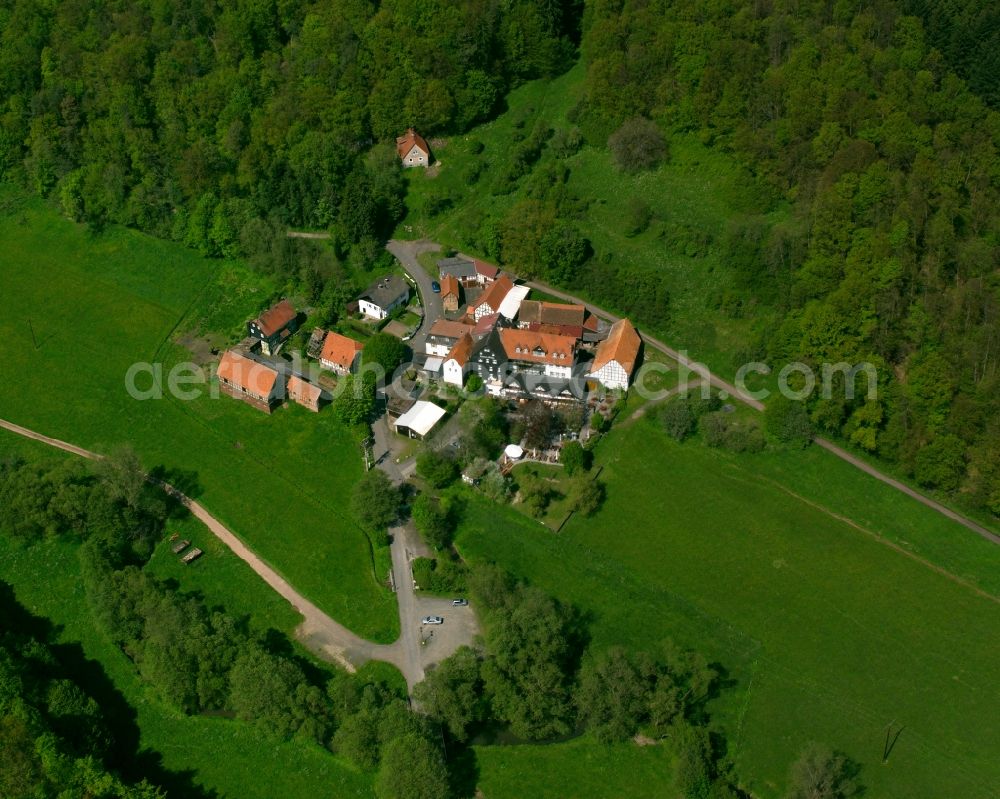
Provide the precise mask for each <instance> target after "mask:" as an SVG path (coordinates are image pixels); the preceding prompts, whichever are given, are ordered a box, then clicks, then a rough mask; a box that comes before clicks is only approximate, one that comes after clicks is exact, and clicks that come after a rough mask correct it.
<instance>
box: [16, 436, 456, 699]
mask: <svg viewBox="0 0 1000 799" xmlns="http://www.w3.org/2000/svg"><path fill="white" fill-rule="evenodd" d="M0 427H2V428H4V429H6V430H9V431H11V432H12V433H17V434H18V435H21V436H24V437H25V438H30V439H34V440H35V441H40V442H42V443H44V444H48V445H49V446H52V447H57V448H58V449H61V450H64V451H65V452H71V453H73V454H74V455H79V456H80V457H83V458H90V459H92V460H97V459H99V458H101V457H102V456H101V455H99V454H98V453H96V452H91V451H90V450H86V449H84V448H82V447H78V446H76V445H75V444H70V443H68V442H66V441H61V440H60V439H57V438H51V437H49V436H46V435H42V434H41V433H37V432H35V431H34V430H29V429H28V428H26V427H21V426H20V425H17V424H14V423H12V422H8V421H6V420H3V419H0ZM156 483H157V484H158V485H159V486H161V487H162V488H163V490H164V491H166V492H167V493H168V494H170V495H171V496H173V497H175V498H176V499H177V500H178V501H179V502H181V503H182V504H183V505H184V506H185V507H187V508H188V509H189V510H190V511H191V513H192V514H193V515H194V516H195V517H196V518H197V519H198V520H199V521H201V522H202V523H203V524H204V525H205V526H206V527H207V528H208V529H209V531H210V532H211V533H212V534H213V535H214V536H215V537H216V538H218V539H219V540H220V541H221V542H222V543H223V544H225V545H226V546H227V547H229V549H230V550H232V552H233V554H235V555H236V556H237V557H238V558H240V559H241V560H242V561H244V562H245V563H246V564H247V565H248V566H249V567H250V568H251V569H253V570H254V572H256V573H257V574H258V575H259V576H260V578H261V579H262V580H264V582H266V583H267V584H268V585H269V586H271V588H273V589H274V590H275V591H277V592H278V593H279V594H280V595H281V596H282V597H284V598H285V599H286V600H287V601H288V602H289V604H291V605H292V607H294V608H295V609H296V610H297V611H298V612H299V613H301V614H302V618H303V620H302V623H301V624H300V625H299V627H298V628H297V629H296V631H295V634H296V636H297V637H298V638H299V639H300V640H301V641H302V642H303V643H304V644H305V645H306V646H308V647H309V648H310V649H311V650H312V651H313V652H315V653H316V654H317V655H319V656H320V657H322V658H324V659H326V660H329V661H332V662H335V663H339V664H340V665H342V666H343V667H344V668H346V669H347V670H348V671H354V670H355V669H356V668H357V667H359V666H362V665H364V664H365V663H366V662H368V661H369V660H382V661H385V662H386V663H391V664H392V665H394V666H395V667H396V668H398V669H399V670H400V672H402V674H403V676H404V677H405V678H406V683H407V685H408V686H409V687H410V690H411V691H412V689H413V686H414V685H416V684H417V683H418V682H420V681H421V680H422V679H423V676H424V670H425V668H426V667H427V666H428V665H430V664H431V663H432V662H436V661H438V660H441V659H443V658H445V657H447V656H448V655H450V654H451V653H452V652H454V651H455V649H457V648H458V646H459V645H461V643H470V642H471V640H472V638H471V635H470V636H468V637H467V640H465V639H463V640H461V641H457V642H456V643H455V645H454V646H451V647H449V648H446V647H444V646H439V647H437V648H436V650H433V651H432V650H428V649H427V647H425V646H422V645H421V643H420V619H421V618H422V617H423V616H425V615H444V614H443V613H442V612H441V604H442V602H444V600H434V599H425V598H424V597H418V596H416V595H415V592H414V590H413V581H412V578H410V577H409V574H410V569H409V563H408V561H407V560H406V558H407V557H408V554H409V553H410V552H412V551H415V548H413V547H408V546H407V543H406V542H407V540H408V536H409V535H410V533H409V531H407V530H406V529H404V528H394V529H393V530H392V531H391V533H392V535H393V538H394V541H398V542H399V545H398V546H394V548H393V563H394V567H395V570H397V573H399V574H405V575H406V585H405V586H403V585H402V584H401V585H400V589H401V590H400V591H399V592H398V598H399V611H400V632H401V634H400V637H399V638H398V639H397V640H396V641H395V642H394V643H392V644H374V643H372V642H371V641H367V640H365V639H364V638H361V637H359V636H357V635H355V634H354V633H352V632H351V631H350V630H348V629H347V628H346V627H344V625H342V624H339V623H337V622H336V621H334V619H332V618H331V617H330V616H329V615H327V614H326V613H324V612H323V611H322V610H320V609H319V608H318V607H316V605H314V604H313V603H312V602H310V601H309V600H308V599H306V598H305V597H304V596H302V594H300V593H299V592H298V591H296V590H295V588H294V587H293V586H292V585H291V584H290V583H289V582H288V581H287V580H286V579H285V578H284V577H282V576H281V575H280V574H278V572H276V571H275V570H274V569H273V568H271V566H269V565H268V564H267V563H266V562H265V561H263V560H262V559H261V558H260V557H259V556H258V555H257V554H256V553H254V552H253V550H251V549H250V548H249V547H248V546H247V545H246V544H244V543H243V541H242V540H241V539H240V538H239V537H238V536H236V535H235V534H234V533H233V532H232V531H231V530H229V529H228V528H227V527H226V526H225V525H224V524H222V522H220V521H219V520H218V519H216V518H215V517H214V516H212V514H211V513H209V512H208V510H206V509H205V507H204V506H203V505H201V504H200V503H198V502H196V501H195V500H193V499H191V498H190V497H188V496H186V495H185V494H183V493H182V492H181V491H179V490H177V489H176V488H174V487H173V486H172V485H170V484H168V483H164V482H161V481H156ZM397 550H398V551H399V553H400V554H401V555H402V557H403V558H404V560H402V561H400V563H399V565H398V566H395V564H396V559H397ZM397 582H400V581H399V580H397ZM447 604H448V605H449V606H450V601H447ZM470 619H471V622H470ZM448 621H451V622H452V624H453V626H454V627H455V628H456V630H461V629H466V628H469V629H471V630H473V634H474V631H475V629H476V628H475V617H474V615H473V614H472V611H471V609H470V608H450V607H449V613H448V620H447V621H446V624H447V623H448ZM470 624H471V626H470Z"/></svg>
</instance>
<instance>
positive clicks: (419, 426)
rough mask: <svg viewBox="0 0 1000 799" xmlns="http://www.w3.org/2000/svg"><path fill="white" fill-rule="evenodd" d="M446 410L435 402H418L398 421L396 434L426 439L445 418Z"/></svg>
mask: <svg viewBox="0 0 1000 799" xmlns="http://www.w3.org/2000/svg"><path fill="white" fill-rule="evenodd" d="M444 414H445V410H444V408H442V407H441V406H439V405H435V404H434V403H433V402H425V401H424V400H417V402H415V403H413V407H412V408H410V409H409V410H408V411H407V412H406V413H404V414H403V415H402V416H400V417H399V418H398V419H397V420H396V432H397V433H401V434H404V435H408V436H409V437H410V438H424V437H426V435H427V434H428V433H429V432H430V431H431V430H433V429H434V426H435V425H436V424H437V423H438V422H440V421H441V419H442V417H444Z"/></svg>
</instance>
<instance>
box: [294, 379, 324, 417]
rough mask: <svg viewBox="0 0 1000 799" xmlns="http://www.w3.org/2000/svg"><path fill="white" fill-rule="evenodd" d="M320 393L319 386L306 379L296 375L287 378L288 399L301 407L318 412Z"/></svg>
mask: <svg viewBox="0 0 1000 799" xmlns="http://www.w3.org/2000/svg"><path fill="white" fill-rule="evenodd" d="M322 395H323V392H322V390H321V389H320V387H319V386H316V385H313V384H312V383H310V382H309V381H308V380H303V379H302V378H301V377H298V376H297V375H292V376H291V377H289V378H288V399H290V400H291V401H292V402H297V403H298V404H299V405H301V406H302V407H303V408H308V409H309V410H311V411H313V412H318V411H319V402H320V399H321V398H322Z"/></svg>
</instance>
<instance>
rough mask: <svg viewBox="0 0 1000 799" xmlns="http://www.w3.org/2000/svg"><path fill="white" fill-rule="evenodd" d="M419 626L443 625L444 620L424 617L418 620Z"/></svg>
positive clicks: (435, 617) (437, 617)
mask: <svg viewBox="0 0 1000 799" xmlns="http://www.w3.org/2000/svg"><path fill="white" fill-rule="evenodd" d="M420 623H421V624H444V619H443V618H441V617H440V616H424V617H423V618H422V619H421V620H420Z"/></svg>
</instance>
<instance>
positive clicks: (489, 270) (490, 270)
mask: <svg viewBox="0 0 1000 799" xmlns="http://www.w3.org/2000/svg"><path fill="white" fill-rule="evenodd" d="M472 265H473V266H475V267H476V273H477V274H480V275H482V276H483V277H486V278H489V279H490V280H496V278H497V275H499V274H500V269H499V268H498V267H495V266H493V264H488V263H486V261H480V260H479V259H478V258H475V259H473V261H472Z"/></svg>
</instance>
